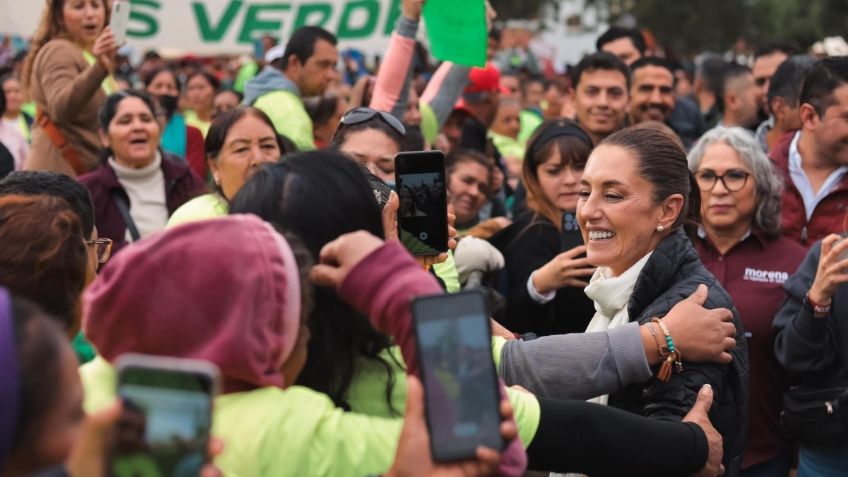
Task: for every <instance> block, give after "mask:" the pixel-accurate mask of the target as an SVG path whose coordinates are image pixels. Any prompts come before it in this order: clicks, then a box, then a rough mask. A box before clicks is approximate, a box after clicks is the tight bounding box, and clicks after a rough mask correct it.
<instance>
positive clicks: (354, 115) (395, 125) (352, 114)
mask: <svg viewBox="0 0 848 477" xmlns="http://www.w3.org/2000/svg"><path fill="white" fill-rule="evenodd" d="M375 117H377V118H380V119H381V120H382V121H383V122H384V123H386V124H388V125H389V126H391V128H392V129H394V130H395V131H397V132H398V134H400V135H401V136H406V128H405V127H404V126H403V123H402V122H400V121H399V120H398V118H396V117H394V116H392V115H391V114H389V113H386V112H383V111H377V110H376V109H371V108H366V107H364V106H363V107H359V108H354V109H351V110H350V111H348V112H346V113H345V114H344V116H342V121H341V123H342V124H343V125H345V126H353V125H354V124H362V123H364V122H365V121H370V120H372V119H374V118H375Z"/></svg>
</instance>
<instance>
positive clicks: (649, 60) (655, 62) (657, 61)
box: [630, 56, 674, 77]
mask: <svg viewBox="0 0 848 477" xmlns="http://www.w3.org/2000/svg"><path fill="white" fill-rule="evenodd" d="M646 66H656V67H659V68H665V69H667V70H668V72H669V73H671V76H672V77H674V68H672V66H671V63H670V62H669V61H668V60H666V59H665V58H659V57H656V56H643V57H642V58H639V59H638V60H636V61H634V62H633V64H632V65H630V73H631V74H633V73H635V72H636V70H638V69H639V68H644V67H646Z"/></svg>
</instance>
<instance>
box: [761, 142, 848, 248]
mask: <svg viewBox="0 0 848 477" xmlns="http://www.w3.org/2000/svg"><path fill="white" fill-rule="evenodd" d="M796 132H797V131H792V132H790V133H786V135H784V136H783V137H782V138H780V141H778V143H777V145H776V146H775V147H774V149H772V151H771V152H770V153H769V158H770V159H771V160H772V162H773V163H774V165H775V167H776V168H777V170H778V172H779V173H780V174H781V175H782V176H783V180H784V182H785V187H784V190H783V200H782V202H783V203H782V205H781V211H782V212H781V216H782V219H781V229H782V230H783V235H785V236H787V237H789V238H791V239H792V240H794V241H796V242H798V243H800V244H801V245H803V246H804V247H807V248H810V246H811V245H812V244H814V243H815V242H817V241H818V240H821V239H823V238H824V237H826V236H828V235H830V234H833V233H842V232H844V230H843V228H844V226H843V222H844V221H845V214H846V212H848V175H845V177H843V178H842V180H841V181H840V182H839V184H837V185H836V188H834V189H833V191H831V193H830V194H828V195H827V197H825V198H824V199H822V201H821V202H819V204H818V205H817V206H816V209H815V210H814V211H813V215H812V217H810V220H809V221H807V213H806V209H805V208H804V200H803V199H802V198H801V194H800V193H799V192H798V189H797V188H796V187H795V184H794V183H793V182H792V178H791V177H790V175H789V146H790V144H792V139H793V138H794V137H795V133H796Z"/></svg>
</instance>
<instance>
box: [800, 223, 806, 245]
mask: <svg viewBox="0 0 848 477" xmlns="http://www.w3.org/2000/svg"><path fill="white" fill-rule="evenodd" d="M801 241H802V242H806V241H807V226H806V225H805V226H803V227H801Z"/></svg>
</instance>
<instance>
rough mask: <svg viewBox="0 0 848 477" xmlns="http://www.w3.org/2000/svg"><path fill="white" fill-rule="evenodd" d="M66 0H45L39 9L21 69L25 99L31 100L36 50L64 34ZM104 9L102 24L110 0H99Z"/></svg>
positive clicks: (105, 21)
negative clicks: (37, 19) (39, 16)
mask: <svg viewBox="0 0 848 477" xmlns="http://www.w3.org/2000/svg"><path fill="white" fill-rule="evenodd" d="M66 1H68V0H46V1H45V3H44V9H43V10H42V11H41V20H40V21H39V22H38V28H36V30H35V34H34V35H33V36H32V41H30V46H29V53H27V56H26V60H24V66H23V71H22V72H21V86H22V89H23V93H24V98H25V99H26V100H31V99H32V97H31V92H30V89H31V86H32V74H33V70H32V69H33V63H35V57H36V56H38V52H39V51H41V48H43V47H44V45H46V44H47V43H49V42H50V41H51V40H54V39H56V38H63V37H65V36H66V32H65V20H64V18H63V10H64V7H65V2H66ZM99 1H100V2H101V3H102V4H103V8H104V9H105V10H106V15H105V19H104V25H108V24H109V15H110V14H111V12H112V2H111V1H110V0H99Z"/></svg>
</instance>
